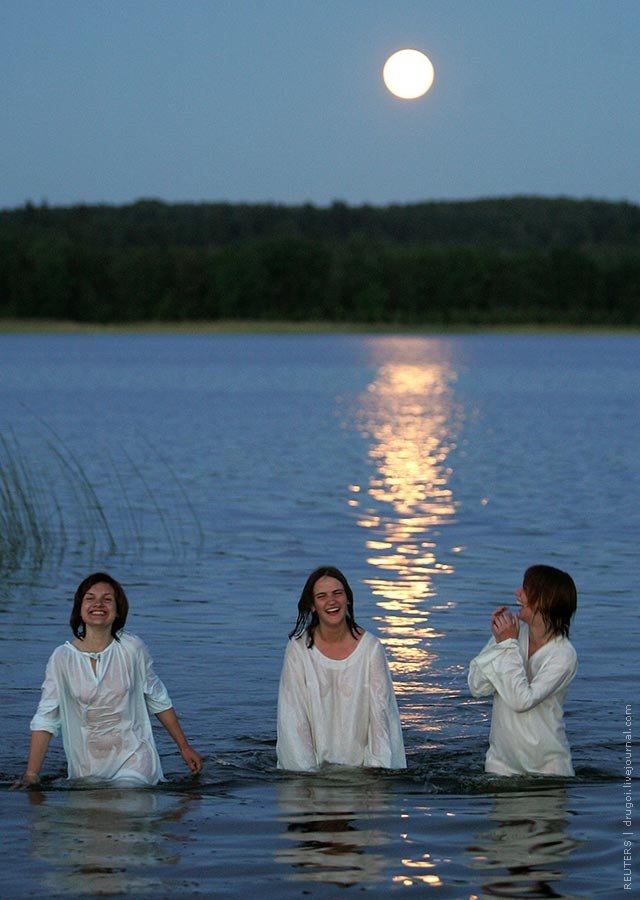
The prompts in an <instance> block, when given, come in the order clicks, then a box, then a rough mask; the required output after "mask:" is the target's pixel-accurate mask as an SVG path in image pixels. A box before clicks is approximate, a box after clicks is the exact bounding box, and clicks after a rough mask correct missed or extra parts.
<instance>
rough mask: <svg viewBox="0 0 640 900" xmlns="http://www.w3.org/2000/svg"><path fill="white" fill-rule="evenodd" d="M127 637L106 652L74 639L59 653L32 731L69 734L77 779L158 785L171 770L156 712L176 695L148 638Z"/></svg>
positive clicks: (70, 767)
mask: <svg viewBox="0 0 640 900" xmlns="http://www.w3.org/2000/svg"><path fill="white" fill-rule="evenodd" d="M119 638H120V640H118V641H116V640H113V641H112V642H111V643H110V644H109V646H108V647H107V648H106V649H105V650H103V651H101V652H100V653H86V652H83V651H82V650H79V649H77V648H76V647H74V645H73V644H71V643H70V642H69V641H67V642H66V643H65V644H62V645H61V646H60V647H57V648H56V649H55V650H54V651H53V653H52V654H51V656H50V658H49V662H48V663H47V670H46V674H45V679H44V682H43V685H42V696H41V699H40V703H39V705H38V709H37V711H36V714H35V715H34V717H33V719H32V720H31V730H32V731H48V732H49V733H50V734H52V735H56V734H58V732H59V731H62V741H63V744H64V751H65V754H66V757H67V764H68V774H69V778H90V779H96V780H98V781H102V780H109V781H112V780H118V781H128V782H130V783H132V784H140V785H142V784H156V783H157V782H158V781H160V780H162V778H163V774H162V767H161V765H160V757H159V756H158V751H157V749H156V745H155V741H154V739H153V732H152V729H151V721H150V719H149V713H150V712H151V713H159V712H163V711H164V710H165V709H170V708H171V706H172V704H171V699H170V698H169V694H168V693H167V689H166V688H165V686H164V684H163V683H162V682H161V681H160V679H159V678H158V676H157V675H156V674H155V672H154V670H153V663H152V660H151V657H150V655H149V651H148V650H147V648H146V646H145V644H144V643H143V642H142V641H141V640H140V638H138V637H136V636H135V635H133V634H124V633H120V635H119ZM92 659H94V660H95V663H96V669H95V672H94V670H93V666H92V664H91V660H92Z"/></svg>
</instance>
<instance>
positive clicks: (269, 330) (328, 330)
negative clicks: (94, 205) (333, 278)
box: [0, 319, 640, 335]
mask: <svg viewBox="0 0 640 900" xmlns="http://www.w3.org/2000/svg"><path fill="white" fill-rule="evenodd" d="M639 331H640V329H638V328H633V327H631V326H620V327H615V326H604V325H598V326H596V325H585V326H578V325H570V326H565V325H536V324H532V325H518V326H515V325H490V326H489V325H487V326H484V325H462V324H456V325H451V326H447V325H427V324H424V325H404V324H398V323H391V322H380V323H370V322H367V323H365V322H317V321H308V322H287V321H270V320H264V321H263V320H259V319H220V320H207V321H201V322H196V321H189V322H120V323H109V324H101V323H98V322H71V321H58V320H54V319H0V334H37V333H40V334H299V335H302V334H411V335H434V334H638V332H639Z"/></svg>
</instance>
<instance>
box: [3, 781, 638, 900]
mask: <svg viewBox="0 0 640 900" xmlns="http://www.w3.org/2000/svg"><path fill="white" fill-rule="evenodd" d="M617 793H619V790H618V786H617V785H613V784H572V785H568V784H551V783H547V784H540V785H532V784H529V785H528V786H525V785H523V784H520V785H518V786H515V785H514V786H511V787H509V789H506V790H505V789H504V788H503V789H501V790H490V789H489V786H488V785H487V786H486V789H485V790H484V791H483V792H482V793H475V794H471V795H469V794H467V795H462V794H444V795H442V794H434V793H431V792H429V791H427V790H424V789H423V788H422V787H421V786H420V785H419V784H416V783H413V782H412V780H411V778H409V777H406V776H384V777H376V776H375V775H374V774H370V775H367V774H366V773H350V774H349V775H347V774H345V773H342V774H341V775H340V776H336V777H333V778H331V776H328V775H319V776H316V777H309V776H300V777H282V778H277V779H274V781H273V782H271V783H265V782H264V781H256V782H254V783H250V784H247V783H240V784H236V785H232V784H229V785H227V786H225V787H224V788H223V789H215V788H213V789H212V788H209V789H207V788H201V787H198V786H197V785H196V784H194V785H192V786H191V787H187V786H183V787H181V788H180V789H179V790H178V789H176V787H175V786H168V787H165V788H164V789H155V790H128V791H124V790H123V791H117V790H112V789H105V790H82V791H80V790H46V791H44V792H30V793H29V794H28V795H25V794H18V793H3V795H2V805H3V816H2V825H1V826H0V831H1V834H0V837H1V839H2V846H3V849H4V853H5V854H6V856H7V857H8V858H9V859H10V860H11V866H10V867H9V868H8V869H7V868H5V870H4V874H3V879H2V881H3V888H2V896H3V897H6V898H12V897H15V898H19V897H47V896H63V895H66V896H81V897H85V896H86V897H91V896H119V895H125V896H133V897H136V896H140V897H158V898H164V897H167V898H169V897H174V896H200V897H207V896H215V897H230V898H236V897H239V898H240V897H242V898H244V897H253V896H256V895H259V894H263V895H264V896H269V897H283V898H287V897H303V896H314V897H337V896H343V895H344V889H346V888H349V891H348V895H351V894H353V893H355V894H362V893H365V894H366V895H367V896H371V897H386V896H389V895H396V896H403V895H407V894H409V895H411V896H433V897H444V898H455V900H462V898H474V897H564V898H568V897H575V898H584V897H603V898H609V897H613V896H622V884H623V880H622V852H621V841H620V838H619V827H618V826H619V814H618V813H619V809H620V803H619V802H618V801H617V800H616V796H615V795H616V794H617ZM618 892H620V893H618Z"/></svg>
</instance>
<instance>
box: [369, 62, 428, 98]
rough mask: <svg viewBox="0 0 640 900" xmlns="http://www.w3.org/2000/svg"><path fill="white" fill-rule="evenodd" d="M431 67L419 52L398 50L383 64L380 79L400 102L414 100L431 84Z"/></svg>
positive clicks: (425, 91)
mask: <svg viewBox="0 0 640 900" xmlns="http://www.w3.org/2000/svg"><path fill="white" fill-rule="evenodd" d="M433 75H434V71H433V65H432V63H431V60H430V59H429V57H428V56H425V54H424V53H420V51H419V50H398V51H396V53H392V54H391V56H390V57H389V59H388V60H387V61H386V63H385V64H384V68H383V70H382V78H383V80H384V83H385V84H386V86H387V87H388V88H389V90H390V91H391V93H392V94H394V95H395V96H396V97H400V98H401V99H402V100H416V99H417V98H418V97H422V96H423V95H424V94H426V93H427V91H428V90H429V88H430V87H431V85H432V84H433Z"/></svg>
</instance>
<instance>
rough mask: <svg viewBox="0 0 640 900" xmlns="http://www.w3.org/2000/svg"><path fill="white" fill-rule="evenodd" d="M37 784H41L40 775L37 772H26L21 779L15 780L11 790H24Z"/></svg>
mask: <svg viewBox="0 0 640 900" xmlns="http://www.w3.org/2000/svg"><path fill="white" fill-rule="evenodd" d="M35 784H40V776H39V775H38V773H37V772H25V773H24V775H23V776H22V778H21V779H20V780H19V781H16V782H14V783H13V784H12V785H11V787H10V788H9V790H11V791H16V790H24V789H25V788H28V787H33V785H35Z"/></svg>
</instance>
